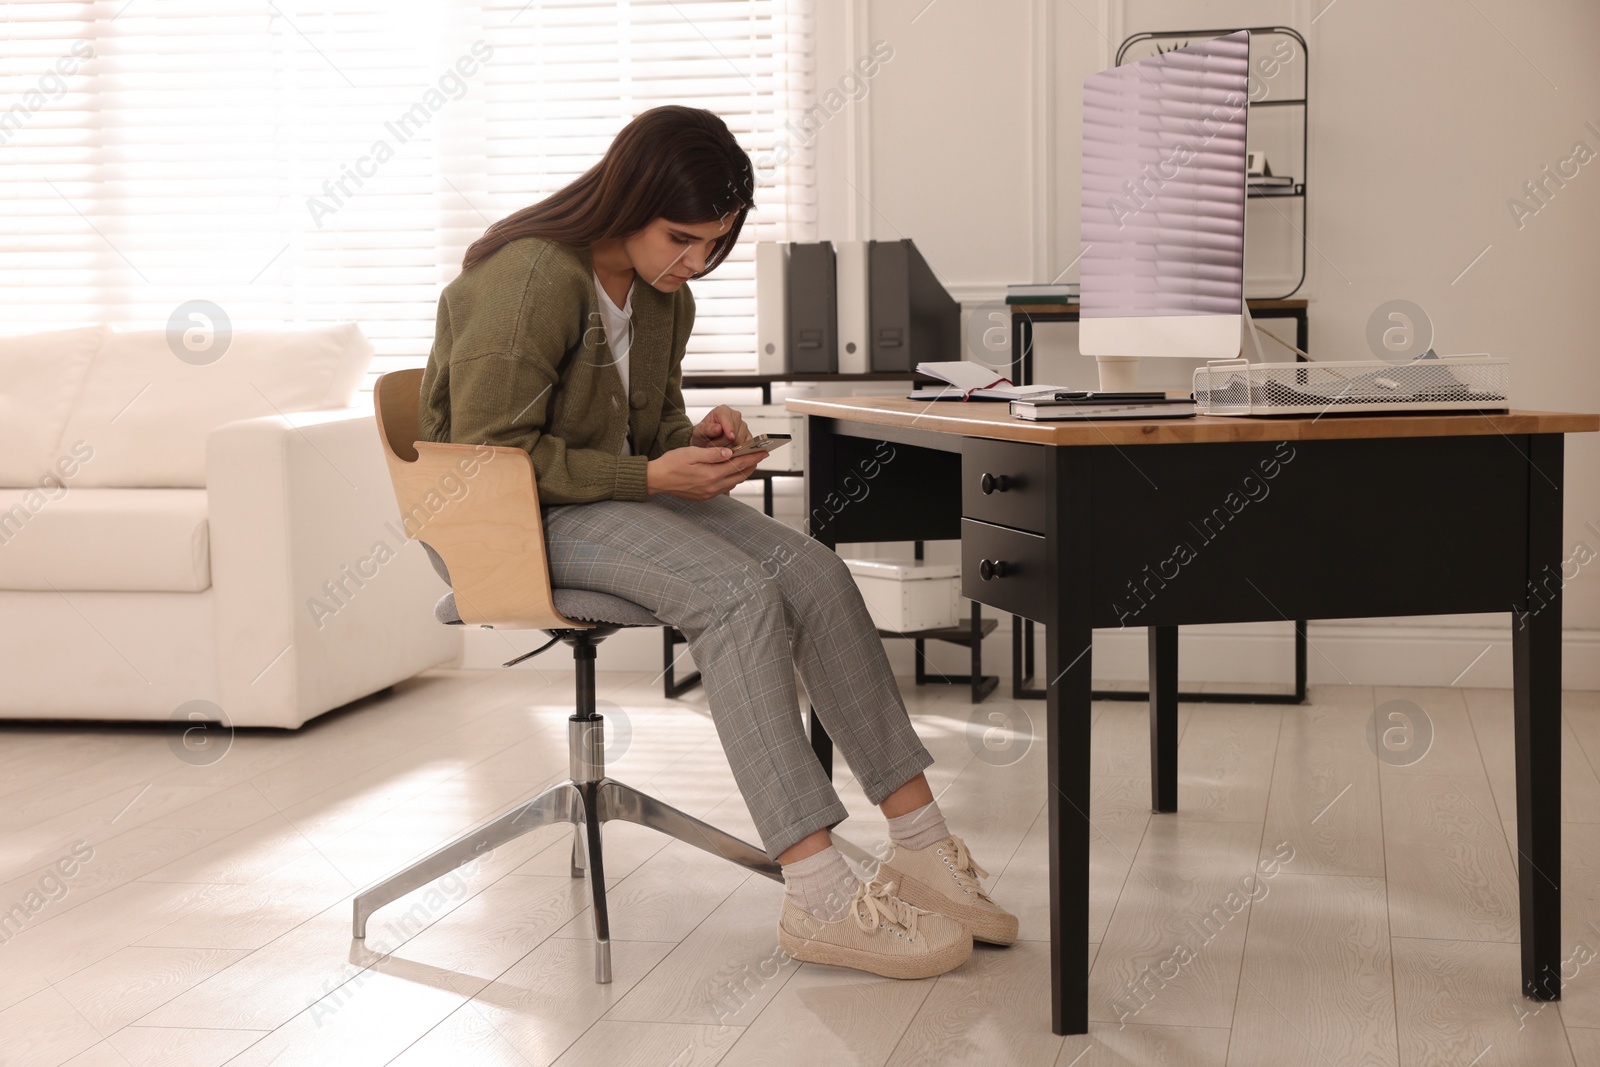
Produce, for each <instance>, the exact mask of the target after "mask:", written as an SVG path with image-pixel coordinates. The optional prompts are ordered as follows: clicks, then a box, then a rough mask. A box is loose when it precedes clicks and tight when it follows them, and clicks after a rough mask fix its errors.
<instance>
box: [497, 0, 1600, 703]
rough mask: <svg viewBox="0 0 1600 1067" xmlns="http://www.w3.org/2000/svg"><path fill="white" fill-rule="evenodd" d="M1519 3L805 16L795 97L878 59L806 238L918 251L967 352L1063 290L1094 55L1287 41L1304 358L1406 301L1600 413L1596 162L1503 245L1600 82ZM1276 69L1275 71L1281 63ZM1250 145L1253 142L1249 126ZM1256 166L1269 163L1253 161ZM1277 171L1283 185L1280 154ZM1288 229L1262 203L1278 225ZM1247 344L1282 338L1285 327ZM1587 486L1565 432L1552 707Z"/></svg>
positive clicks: (1580, 43) (1591, 506)
mask: <svg viewBox="0 0 1600 1067" xmlns="http://www.w3.org/2000/svg"><path fill="white" fill-rule="evenodd" d="M1539 7H1540V10H1539V12H1538V14H1537V15H1535V16H1534V17H1530V11H1529V9H1528V8H1527V7H1526V6H1525V5H1516V4H1513V3H1511V2H1510V0H1476V3H1475V5H1465V6H1463V5H1459V4H1455V3H1449V2H1446V0H1414V2H1411V3H1407V4H1403V5H1399V4H1381V5H1380V4H1376V3H1373V2H1372V0H1334V3H1333V4H1331V5H1324V4H1320V3H1316V4H1312V3H1265V2H1263V3H1223V2H1210V3H1193V2H1182V0H1128V2H1125V3H1124V2H1122V0H1100V2H1099V3H1094V2H1092V0H1080V2H1078V3H1073V2H1070V0H934V2H933V3H932V4H929V3H928V0H821V2H820V3H819V4H818V9H819V11H818V16H819V24H818V30H819V50H818V57H817V64H816V85H817V91H818V96H819V99H821V98H822V97H823V94H825V93H826V92H827V90H829V89H836V90H837V89H840V87H841V79H844V78H846V76H848V75H850V74H852V72H855V71H856V70H857V63H858V61H859V60H861V59H863V58H864V57H867V56H868V55H869V54H870V53H872V51H873V48H874V45H875V43H876V42H880V41H881V42H885V43H886V44H887V45H888V46H889V47H890V48H892V49H893V55H892V57H891V58H889V59H888V60H887V61H885V62H882V63H881V64H880V66H879V68H878V69H877V71H876V73H875V74H874V75H873V76H872V77H871V78H870V79H862V80H860V81H858V82H856V83H855V85H856V88H855V89H854V91H853V92H851V91H850V85H851V83H850V82H848V81H846V82H844V83H843V85H844V91H842V92H840V94H839V95H838V96H835V97H833V98H832V104H833V105H834V107H836V108H837V111H836V113H834V114H833V115H832V117H831V118H830V119H829V120H828V121H827V122H826V123H824V124H823V125H822V127H821V129H820V131H819V132H818V136H817V151H818V180H819V184H820V197H819V215H818V233H817V236H818V237H820V238H825V239H833V240H844V239H851V238H880V239H896V238H899V237H911V238H913V239H915V240H916V242H917V245H918V247H919V248H920V249H921V250H922V252H923V254H924V255H925V256H926V257H927V259H928V261H929V263H930V264H931V265H932V267H933V269H934V270H935V272H936V273H937V274H938V275H939V276H940V278H941V279H942V280H943V281H944V282H945V284H946V286H947V287H948V288H949V290H950V291H951V293H952V294H954V295H955V296H956V297H958V298H959V299H960V300H961V301H962V302H963V304H964V306H965V307H966V309H967V311H968V317H969V320H970V319H973V318H975V319H976V321H975V322H970V323H969V326H968V329H967V331H966V332H967V335H968V339H969V342H974V343H981V338H982V335H983V328H984V326H985V325H986V324H987V323H988V322H989V321H990V319H989V316H990V315H991V314H992V313H995V312H997V311H999V310H1000V309H1001V308H1002V307H1003V305H1002V304H1001V303H1000V301H1002V299H1003V296H1004V291H1005V286H1006V284H1007V283H1009V282H1021V281H1049V280H1052V279H1055V278H1056V277H1057V276H1058V275H1060V276H1062V277H1064V278H1065V279H1073V278H1075V277H1076V271H1075V270H1072V271H1068V272H1067V273H1065V274H1064V275H1062V274H1061V272H1062V271H1063V270H1064V269H1065V268H1067V266H1068V265H1069V264H1071V263H1072V261H1073V260H1074V259H1075V258H1076V256H1077V249H1078V226H1077V214H1078V140H1079V124H1078V115H1079V110H1080V106H1081V85H1082V79H1083V77H1084V76H1085V75H1086V74H1089V73H1092V72H1094V71H1097V70H1101V69H1104V68H1105V67H1107V66H1109V65H1111V62H1112V57H1113V55H1114V53H1115V49H1116V46H1117V44H1119V43H1120V42H1121V41H1122V40H1123V39H1124V38H1125V37H1127V36H1128V35H1129V34H1131V33H1135V32H1139V31H1142V30H1158V29H1187V28H1207V27H1231V26H1263V25H1272V24H1283V25H1289V26H1293V27H1295V28H1297V29H1298V30H1299V31H1300V32H1301V33H1302V34H1303V35H1304V36H1305V37H1306V39H1307V41H1308V44H1309V48H1310V53H1311V54H1310V57H1309V60H1310V70H1311V76H1310V96H1311V101H1312V102H1311V111H1310V146H1309V153H1310V164H1309V173H1308V175H1307V176H1306V180H1307V184H1308V187H1309V189H1310V191H1311V195H1310V197H1309V198H1308V203H1307V205H1306V216H1305V218H1306V222H1305V229H1306V233H1307V237H1308V239H1309V242H1310V246H1311V247H1310V249H1309V250H1308V259H1309V262H1308V264H1307V269H1306V280H1305V284H1304V286H1303V287H1302V288H1301V289H1300V291H1299V292H1298V293H1297V294H1296V296H1300V297H1305V298H1307V299H1309V301H1310V320H1311V347H1310V350H1311V351H1312V352H1313V353H1315V354H1317V355H1320V356H1324V357H1333V358H1353V359H1360V358H1369V351H1368V349H1367V345H1366V341H1365V330H1366V324H1367V320H1368V317H1369V316H1370V315H1371V314H1372V312H1373V311H1374V309H1375V308H1377V307H1378V305H1380V304H1381V303H1383V302H1384V301H1386V300H1389V299H1393V298H1404V299H1408V300H1411V301H1414V302H1415V303H1417V304H1419V305H1420V306H1421V307H1422V308H1424V309H1425V310H1426V311H1427V312H1428V314H1429V315H1430V317H1431V319H1432V321H1433V324H1434V327H1435V336H1436V342H1435V343H1436V347H1437V348H1438V349H1439V351H1441V352H1446V353H1449V352H1474V351H1484V352H1489V353H1492V354H1495V355H1505V356H1510V357H1511V358H1512V360H1513V363H1512V396H1513V401H1514V402H1515V404H1516V405H1517V406H1519V407H1526V408H1535V409H1546V410H1576V411H1600V362H1597V361H1600V346H1597V345H1596V344H1595V343H1594V339H1593V336H1592V334H1593V331H1592V329H1590V328H1588V327H1587V325H1586V322H1587V320H1588V319H1589V318H1590V317H1591V313H1590V308H1589V305H1590V304H1591V303H1592V302H1593V300H1594V296H1593V291H1594V290H1595V288H1596V283H1597V282H1600V241H1597V239H1600V155H1597V156H1596V159H1597V161H1596V162H1594V163H1591V164H1588V165H1584V166H1582V167H1581V168H1580V169H1579V172H1578V173H1577V175H1576V176H1575V177H1572V178H1570V179H1569V180H1568V181H1567V183H1566V185H1565V186H1564V187H1562V188H1556V187H1555V186H1554V184H1553V183H1552V184H1551V186H1550V188H1551V189H1552V190H1553V193H1552V194H1551V195H1550V196H1549V198H1548V199H1549V202H1548V204H1547V205H1545V206H1543V207H1541V208H1540V210H1539V211H1538V212H1537V214H1536V215H1533V216H1532V217H1527V218H1524V219H1523V220H1522V222H1523V224H1522V227H1521V228H1520V229H1519V228H1518V226H1517V223H1516V221H1515V220H1514V219H1513V216H1512V213H1511V212H1510V211H1509V210H1508V207H1507V201H1508V199H1509V198H1511V197H1513V196H1518V195H1524V196H1525V194H1523V192H1522V190H1523V184H1524V183H1525V182H1528V181H1531V180H1533V179H1535V178H1538V177H1540V176H1541V170H1542V168H1544V167H1545V166H1546V165H1547V164H1548V165H1550V166H1551V167H1552V168H1554V167H1555V166H1556V165H1557V164H1558V163H1559V162H1560V161H1561V160H1563V159H1566V158H1568V157H1569V156H1571V155H1573V152H1574V145H1575V143H1576V142H1583V143H1584V144H1585V145H1586V146H1587V148H1588V149H1592V150H1593V151H1594V152H1596V153H1600V132H1597V129H1600V68H1597V67H1596V65H1595V64H1594V62H1593V59H1592V57H1593V54H1594V51H1595V47H1596V45H1597V44H1600V5H1595V4H1593V3H1590V2H1588V0H1569V2H1567V3H1564V4H1542V5H1540V6H1539ZM1319 12H1320V14H1319ZM880 54H881V49H880ZM1284 76H1285V77H1286V78H1291V79H1292V78H1293V77H1296V76H1298V75H1297V73H1296V72H1294V71H1293V70H1292V63H1291V64H1290V67H1288V68H1286V70H1285V75H1284ZM1286 84H1294V83H1292V82H1286ZM1273 88H1274V91H1276V89H1277V86H1276V84H1274V86H1273ZM852 97H853V98H852ZM1590 122H1592V123H1594V128H1590V127H1589V126H1587V125H1586V123H1590ZM1252 123H1253V124H1257V120H1256V118H1255V117H1254V116H1253V117H1252ZM1256 128H1257V129H1260V130H1265V129H1266V120H1264V119H1263V121H1262V122H1261V123H1258V124H1257V125H1256ZM1269 151H1271V154H1272V156H1273V162H1274V165H1275V169H1277V170H1279V171H1283V170H1284V169H1285V168H1284V166H1283V163H1282V162H1281V161H1280V158H1279V151H1278V149H1277V146H1276V144H1274V145H1273V146H1272V147H1271V148H1270V149H1269ZM1289 162H1290V163H1292V164H1294V165H1293V166H1291V167H1289V168H1288V169H1289V170H1290V171H1291V172H1292V171H1294V170H1297V169H1298V159H1297V158H1294V157H1292V156H1291V157H1290V159H1289ZM1568 173H1570V167H1569V171H1568ZM1263 206H1265V207H1266V208H1267V210H1268V211H1271V210H1272V209H1273V208H1275V207H1277V206H1279V205H1278V204H1270V205H1261V204H1252V206H1251V210H1252V213H1253V214H1252V217H1251V220H1250V226H1251V229H1250V231H1249V239H1250V246H1251V253H1250V257H1251V264H1252V266H1251V276H1252V278H1253V279H1254V282H1253V287H1252V289H1251V293H1252V295H1277V294H1279V293H1281V292H1283V291H1284V289H1286V288H1288V286H1287V285H1282V284H1281V274H1282V271H1281V268H1282V267H1283V264H1282V263H1281V262H1280V260H1281V253H1282V252H1283V250H1284V249H1285V248H1292V250H1293V251H1294V252H1295V253H1296V258H1297V253H1298V247H1297V246H1298V237H1296V236H1294V234H1293V233H1292V232H1291V231H1288V230H1286V229H1285V226H1287V225H1288V223H1287V222H1285V220H1284V219H1282V218H1278V219H1274V218H1273V217H1272V216H1271V215H1263V212H1262V208H1263ZM1295 210H1297V209H1294V208H1289V207H1287V206H1285V213H1286V214H1288V215H1289V216H1290V220H1291V221H1293V222H1294V223H1295V224H1296V225H1299V224H1300V216H1299V215H1297V214H1294V211H1295ZM1486 246H1487V248H1488V251H1487V252H1484V249H1485V248H1486ZM1480 252H1482V253H1483V255H1482V258H1481V259H1478V260H1477V262H1476V263H1475V264H1473V260H1474V257H1477V256H1479V254H1480ZM1469 264H1473V265H1472V266H1471V269H1470V270H1466V273H1465V274H1463V273H1462V272H1463V270H1464V269H1466V268H1467V267H1468V265H1469ZM1293 273H1294V274H1298V271H1297V270H1296V271H1294V272H1293ZM1274 284H1277V285H1279V287H1278V288H1275V289H1274V288H1272V286H1273V285H1274ZM1289 284H1292V280H1291V281H1290V283H1289ZM1263 287H1265V288H1263ZM1268 328H1270V329H1276V330H1279V331H1281V333H1282V335H1283V336H1285V337H1287V338H1290V339H1292V333H1290V332H1289V329H1288V323H1287V322H1282V321H1280V322H1278V323H1276V324H1272V323H1268ZM1075 341H1076V327H1074V326H1070V325H1050V326H1044V327H1041V328H1040V330H1039V332H1038V334H1037V339H1036V344H1037V349H1036V351H1037V357H1036V366H1035V375H1036V378H1037V379H1038V380H1041V381H1052V382H1059V383H1062V384H1092V383H1093V382H1094V380H1095V370H1094V365H1093V362H1092V361H1091V360H1088V359H1085V358H1083V357H1081V356H1079V355H1078V354H1077V352H1076V348H1075ZM989 358H991V359H992V358H994V357H993V356H992V355H991V356H990V357H989ZM1191 369H1192V364H1188V363H1186V362H1181V361H1164V362H1163V361H1147V362H1146V366H1145V367H1144V369H1143V374H1144V381H1145V382H1146V383H1147V384H1150V385H1152V386H1170V387H1175V388H1176V387H1184V388H1187V384H1188V375H1189V373H1190V370H1191ZM860 391H863V392H865V391H870V390H860ZM796 392H799V391H798V390H797V391H796ZM791 395H793V394H791ZM736 402H737V401H736ZM744 402H748V400H745V401H744ZM1507 447H1512V444H1511V442H1508V443H1507ZM1597 472H1600V435H1596V434H1585V435H1574V436H1572V437H1569V438H1568V442H1567V461H1566V480H1565V484H1566V513H1567V520H1566V529H1565V535H1564V546H1565V547H1566V548H1567V549H1568V550H1569V552H1570V551H1573V550H1575V549H1577V546H1578V545H1579V544H1580V543H1582V544H1583V546H1584V549H1583V550H1581V551H1578V554H1577V556H1576V557H1575V563H1574V566H1573V567H1569V569H1568V571H1567V576H1568V578H1569V579H1570V580H1569V581H1568V583H1567V585H1566V589H1565V594H1566V603H1565V618H1566V623H1567V628H1568V643H1567V649H1566V656H1565V668H1566V669H1565V674H1566V680H1567V684H1568V686H1569V687H1575V688H1588V689H1595V688H1600V558H1597V559H1596V560H1595V562H1592V563H1589V564H1588V565H1586V566H1581V567H1580V566H1576V559H1582V558H1585V557H1587V555H1588V554H1589V552H1588V550H1593V552H1594V553H1596V554H1600V473H1597ZM1420 473H1421V475H1422V476H1426V472H1420ZM798 499H799V498H798V485H796V484H794V483H789V484H786V485H784V486H783V487H782V490H781V492H780V501H779V514H780V516H783V517H787V518H789V520H790V521H793V522H798V520H799V514H800V506H799V503H798ZM1353 506H1359V505H1353ZM1589 524H1592V526H1591V525H1589ZM1372 536H1373V537H1379V538H1382V537H1387V536H1389V531H1387V530H1386V528H1385V526H1384V517H1383V516H1382V515H1373V516H1372ZM1461 536H1463V537H1467V538H1470V537H1471V531H1469V530H1463V531H1461ZM895 547H900V546H895ZM1410 550H1411V551H1413V552H1415V554H1416V557H1417V566H1418V567H1419V568H1425V567H1427V566H1428V565H1429V560H1428V553H1427V546H1425V545H1421V546H1411V548H1410ZM846 551H847V552H848V551H857V552H860V553H861V554H875V553H876V552H877V549H876V548H874V547H873V546H865V547H857V548H853V549H852V548H847V549H846ZM885 551H889V549H887V548H886V549H885ZM929 555H930V558H937V559H949V558H953V552H952V548H951V546H949V545H934V546H930V551H929ZM1508 609H1509V605H1508ZM1289 634H1290V631H1289V629H1288V627H1287V625H1286V624H1281V623H1276V624H1260V625H1251V626H1233V627H1196V628H1194V629H1193V631H1185V637H1184V644H1183V650H1184V651H1183V655H1184V664H1183V669H1182V674H1183V678H1184V682H1185V684H1186V685H1188V684H1192V683H1196V682H1204V681H1213V682H1229V681H1239V682H1271V681H1283V680H1285V679H1287V677H1288V673H1289V670H1290V665H1291V664H1292V659H1291V656H1290V641H1289ZM1509 635H1510V616H1509V612H1508V613H1507V614H1502V615H1495V616H1460V617H1434V618H1426V619H1400V620H1395V619H1386V620H1349V621H1341V622H1337V623H1333V622H1329V623H1313V624H1312V626H1311V630H1310V636H1311V641H1312V645H1313V651H1312V653H1311V658H1310V668H1311V676H1312V679H1313V681H1317V680H1325V681H1330V682H1339V681H1350V682H1354V683H1357V684H1375V683H1376V684H1437V685H1446V684H1452V683H1455V684H1460V685H1463V686H1471V685H1479V686H1485V685H1500V686H1503V685H1509V684H1510V677H1511V660H1510V640H1509ZM469 638H471V639H470V640H469V643H468V654H467V662H468V665H474V666H480V665H488V664H490V663H492V662H498V660H496V659H495V658H494V657H495V656H498V655H499V652H500V651H502V650H503V649H504V647H505V645H504V643H503V642H502V640H501V638H500V637H499V635H495V638H494V640H495V641H496V647H495V649H494V650H493V651H492V652H491V651H490V650H489V649H488V648H487V647H486V646H483V645H481V644H480V643H479V642H478V641H477V639H476V638H477V635H469ZM513 640H516V639H515V638H513ZM1142 642H1143V638H1142V634H1133V633H1109V632H1108V633H1105V634H1102V635H1099V636H1098V637H1097V640H1096V649H1095V657H1096V670H1095V674H1096V676H1097V677H1101V678H1104V679H1107V680H1110V679H1118V678H1126V679H1142V677H1143V662H1144V661H1143V646H1142ZM522 644H523V645H524V647H526V646H527V645H531V641H530V642H523V643H522ZM1009 647H1010V646H1009V636H1008V634H1007V632H1006V629H1005V626H1004V624H1003V625H1002V629H1001V631H1000V632H999V633H997V634H996V635H995V636H994V637H993V638H991V640H990V642H989V647H988V648H987V650H986V669H988V670H990V671H991V672H994V671H999V672H1000V673H1001V674H1003V675H1004V674H1006V673H1007V672H1008V671H1009V662H1010V660H1009ZM889 649H890V655H891V659H892V661H893V662H894V663H895V665H896V668H897V670H900V671H902V672H903V673H909V672H910V669H911V661H910V657H909V648H908V645H907V643H906V642H900V641H892V642H890V643H889ZM1485 650H1487V651H1485ZM933 656H934V662H935V664H936V666H938V667H939V668H940V669H944V670H949V671H959V670H963V669H964V667H965V661H964V657H963V650H961V649H958V648H955V647H953V646H937V647H936V649H935V651H934V652H933ZM501 658H507V657H501ZM542 659H549V657H548V656H547V657H542ZM659 662H660V655H659V635H658V634H657V633H656V632H655V631H650V632H648V633H637V634H624V635H619V636H618V637H617V638H613V639H612V642H611V643H610V644H608V646H607V650H606V654H604V655H602V656H601V664H602V666H603V667H604V668H607V669H619V668H627V669H636V670H637V669H646V668H651V667H654V668H656V669H658V668H659ZM558 666H560V664H558V663H554V662H552V663H550V664H547V668H546V669H553V668H556V667H558Z"/></svg>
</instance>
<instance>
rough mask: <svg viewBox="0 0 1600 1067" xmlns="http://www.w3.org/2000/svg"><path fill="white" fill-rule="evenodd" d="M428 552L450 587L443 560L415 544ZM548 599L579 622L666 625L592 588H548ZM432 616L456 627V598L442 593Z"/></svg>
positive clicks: (458, 615) (458, 619) (628, 602)
mask: <svg viewBox="0 0 1600 1067" xmlns="http://www.w3.org/2000/svg"><path fill="white" fill-rule="evenodd" d="M419 543H420V544H421V545H422V547H423V548H424V549H425V550H426V551H427V553H428V562H429V563H431V564H433V569H434V570H435V571H437V572H438V574H439V577H441V578H443V579H444V581H445V584H446V585H449V584H450V569H449V568H448V567H446V566H445V565H444V559H443V558H442V557H441V556H440V555H439V553H437V552H435V551H434V550H433V546H432V545H430V544H428V542H426V541H422V542H419ZM550 595H551V598H552V599H553V600H554V601H555V605H556V610H557V611H559V612H560V613H561V614H563V615H565V616H566V617H567V618H569V619H577V620H579V621H581V622H601V623H607V624H609V625H612V626H665V625H666V623H664V622H662V621H661V620H660V619H658V618H656V617H655V616H654V615H652V614H650V612H649V611H647V610H645V609H644V608H642V607H640V606H639V605H638V604H635V603H634V602H633V601H631V600H624V599H623V598H622V597H619V596H612V595H611V594H610V593H597V592H595V591H594V590H592V589H552V590H551V591H550ZM433 617H434V618H435V619H437V620H439V621H440V622H442V623H445V624H446V625H448V626H460V625H462V622H461V613H460V612H459V611H457V610H456V595H455V593H454V592H449V593H446V594H445V595H444V596H442V597H440V598H439V602H438V603H437V604H435V605H434V606H433Z"/></svg>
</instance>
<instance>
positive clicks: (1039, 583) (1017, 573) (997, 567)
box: [961, 519, 1050, 624]
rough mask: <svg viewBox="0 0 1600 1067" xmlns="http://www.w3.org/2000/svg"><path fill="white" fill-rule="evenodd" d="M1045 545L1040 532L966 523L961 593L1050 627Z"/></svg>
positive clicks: (975, 522) (1048, 565)
mask: <svg viewBox="0 0 1600 1067" xmlns="http://www.w3.org/2000/svg"><path fill="white" fill-rule="evenodd" d="M1045 544H1046V542H1045V539H1044V537H1042V536H1041V535H1039V534H1033V533H1025V532H1024V531H1022V530H1009V529H1007V528H1006V527H1004V526H994V525H992V524H990V523H987V522H978V521H976V520H974V519H962V520H961V595H962V596H964V597H968V598H969V599H972V600H976V601H978V602H979V603H980V604H987V605H989V606H990V607H991V608H994V609H996V610H998V611H1005V612H1010V613H1011V614H1013V615H1021V616H1022V617H1023V618H1025V619H1032V620H1034V621H1035V622H1043V623H1046V624H1048V623H1049V621H1050V620H1049V619H1048V618H1047V615H1048V604H1049V601H1050V581H1049V579H1050V556H1049V553H1048V552H1047V551H1046V550H1045ZM985 575H988V577H984V576H985Z"/></svg>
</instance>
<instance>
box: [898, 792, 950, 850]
mask: <svg viewBox="0 0 1600 1067" xmlns="http://www.w3.org/2000/svg"><path fill="white" fill-rule="evenodd" d="M949 836H950V829H949V827H947V826H945V824H944V814H943V813H942V812H941V811H940V810H939V802H938V801H937V800H930V801H928V802H927V803H926V804H924V805H922V807H920V808H918V809H917V810H916V811H908V812H906V813H905V814H904V815H896V816H895V817H894V818H892V819H890V820H889V840H890V841H892V842H893V843H894V844H896V845H899V846H901V847H902V848H908V849H910V850H911V851H913V852H916V851H919V850H921V849H925V848H927V847H928V846H929V845H933V844H936V843H938V842H940V841H943V840H944V839H945V838H947V837H949Z"/></svg>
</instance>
